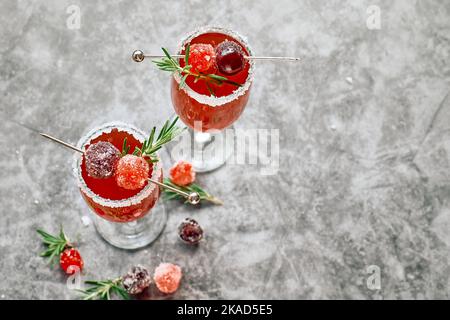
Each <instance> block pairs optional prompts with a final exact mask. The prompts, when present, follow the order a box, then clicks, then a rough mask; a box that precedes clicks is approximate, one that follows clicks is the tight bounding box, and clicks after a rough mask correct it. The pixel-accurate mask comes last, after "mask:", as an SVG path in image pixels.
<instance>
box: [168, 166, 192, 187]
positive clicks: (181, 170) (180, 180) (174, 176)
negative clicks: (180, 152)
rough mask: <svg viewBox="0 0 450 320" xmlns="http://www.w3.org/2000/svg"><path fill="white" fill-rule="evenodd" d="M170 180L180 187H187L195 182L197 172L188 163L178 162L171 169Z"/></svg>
mask: <svg viewBox="0 0 450 320" xmlns="http://www.w3.org/2000/svg"><path fill="white" fill-rule="evenodd" d="M169 173H170V180H172V182H173V183H175V184H176V185H178V186H187V185H189V184H191V183H193V182H194V181H195V171H194V168H193V167H192V164H190V163H189V162H187V161H182V160H181V161H178V162H177V163H176V164H175V165H174V166H173V167H172V168H171V169H170V172H169Z"/></svg>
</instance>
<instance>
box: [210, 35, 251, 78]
mask: <svg viewBox="0 0 450 320" xmlns="http://www.w3.org/2000/svg"><path fill="white" fill-rule="evenodd" d="M216 63H217V67H218V68H219V70H220V72H222V73H224V74H227V75H234V74H236V73H238V72H239V71H241V70H242V69H244V66H245V58H244V52H243V50H242V48H241V46H240V45H238V44H237V43H236V42H233V41H227V40H226V41H224V42H222V43H220V44H219V45H218V46H217V47H216Z"/></svg>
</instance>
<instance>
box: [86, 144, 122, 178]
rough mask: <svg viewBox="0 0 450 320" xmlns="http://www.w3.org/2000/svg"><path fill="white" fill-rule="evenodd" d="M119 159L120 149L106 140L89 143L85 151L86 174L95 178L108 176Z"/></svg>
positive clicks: (111, 173)
mask: <svg viewBox="0 0 450 320" xmlns="http://www.w3.org/2000/svg"><path fill="white" fill-rule="evenodd" d="M119 159H120V151H119V149H117V148H116V147H115V146H114V145H113V144H111V143H109V142H107V141H99V142H97V143H94V144H91V145H90V146H89V148H88V149H87V150H86V152H85V160H86V171H87V174H88V175H89V176H91V177H93V178H96V179H106V178H109V177H111V176H112V175H113V173H114V167H115V165H116V163H117V161H119Z"/></svg>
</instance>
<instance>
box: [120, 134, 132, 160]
mask: <svg viewBox="0 0 450 320" xmlns="http://www.w3.org/2000/svg"><path fill="white" fill-rule="evenodd" d="M128 151H130V147H129V146H128V143H127V137H125V138H124V139H123V145H122V157H123V156H125V155H127V154H128Z"/></svg>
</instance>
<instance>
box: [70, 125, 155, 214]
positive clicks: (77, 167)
mask: <svg viewBox="0 0 450 320" xmlns="http://www.w3.org/2000/svg"><path fill="white" fill-rule="evenodd" d="M113 129H117V130H119V131H125V132H127V133H129V134H131V135H132V136H133V137H135V138H136V139H137V140H139V141H140V142H142V143H143V142H144V140H145V139H146V137H147V136H146V134H145V133H144V132H143V131H141V130H139V129H138V128H136V127H134V126H132V125H130V124H128V123H124V122H108V123H104V124H102V125H100V126H99V127H97V128H94V129H92V130H90V131H89V132H88V133H87V134H85V135H84V136H82V137H81V138H80V140H79V141H78V143H77V147H78V148H79V149H81V150H84V147H85V145H86V144H89V142H91V141H92V140H93V139H95V138H98V137H99V136H101V135H102V134H103V133H111V131H112V130H113ZM81 164H82V156H80V154H78V153H77V154H75V157H74V162H73V172H74V174H75V177H76V179H77V184H78V187H79V188H80V190H81V191H82V192H83V193H84V194H86V195H87V196H88V197H89V198H91V199H92V200H93V201H94V202H95V203H97V204H98V205H100V206H103V207H109V208H123V207H129V206H132V205H137V204H139V203H141V202H142V201H143V200H145V199H146V198H147V197H149V196H150V195H151V194H152V193H153V192H154V190H155V188H158V186H157V185H155V184H154V183H150V182H148V183H147V185H146V186H145V187H144V189H142V190H141V191H140V192H139V193H138V194H136V195H134V196H133V197H131V198H127V199H121V200H111V199H106V198H103V197H101V196H99V195H98V194H96V193H95V192H93V191H92V190H91V189H90V188H89V187H88V186H87V184H86V182H85V181H84V179H83V176H82V170H81ZM161 175H162V164H161V161H158V162H156V163H154V168H153V172H152V177H151V178H152V179H154V180H157V181H159V180H160V179H161Z"/></svg>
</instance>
